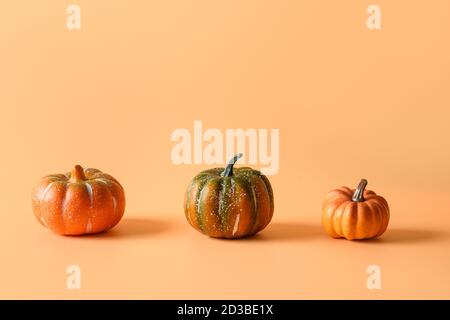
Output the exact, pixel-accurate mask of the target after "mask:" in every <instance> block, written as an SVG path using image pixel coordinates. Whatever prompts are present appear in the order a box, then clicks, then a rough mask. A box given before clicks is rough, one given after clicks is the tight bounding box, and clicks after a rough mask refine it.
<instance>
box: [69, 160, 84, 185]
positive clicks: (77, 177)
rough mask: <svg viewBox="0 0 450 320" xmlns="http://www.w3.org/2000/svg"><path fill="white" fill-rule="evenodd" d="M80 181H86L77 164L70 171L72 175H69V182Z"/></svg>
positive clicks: (81, 169)
mask: <svg viewBox="0 0 450 320" xmlns="http://www.w3.org/2000/svg"><path fill="white" fill-rule="evenodd" d="M82 180H86V175H85V174H84V169H83V167H82V166H80V165H78V164H77V165H76V166H75V167H74V168H73V170H72V174H71V175H70V181H71V182H80V181H82Z"/></svg>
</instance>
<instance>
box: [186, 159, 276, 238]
mask: <svg viewBox="0 0 450 320" xmlns="http://www.w3.org/2000/svg"><path fill="white" fill-rule="evenodd" d="M241 157H242V154H238V155H236V156H234V157H233V159H231V160H230V162H229V163H228V165H227V167H226V168H214V169H209V170H206V171H202V172H200V173H199V174H198V175H197V176H195V177H194V178H193V179H192V181H191V182H190V184H189V186H188V188H187V191H186V194H185V198H184V212H185V215H186V219H187V220H188V222H189V223H190V224H191V226H193V227H194V228H195V229H197V230H198V231H200V232H202V233H204V234H206V235H208V236H210V237H214V238H228V239H235V238H242V237H246V236H251V235H254V234H256V233H257V232H259V231H261V230H263V229H264V228H265V227H266V226H267V225H268V224H269V222H270V220H271V219H272V215H273V210H274V202H273V191H272V186H271V185H270V182H269V180H268V179H267V177H266V176H265V175H263V174H262V173H261V172H259V171H257V170H254V169H252V168H248V167H242V168H234V164H235V163H236V161H237V160H238V159H239V158H241Z"/></svg>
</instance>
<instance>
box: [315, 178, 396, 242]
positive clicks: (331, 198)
mask: <svg viewBox="0 0 450 320" xmlns="http://www.w3.org/2000/svg"><path fill="white" fill-rule="evenodd" d="M366 186H367V180H366V179H362V180H361V182H360V183H359V185H358V187H357V188H356V189H354V190H351V189H350V188H347V187H341V188H338V189H335V190H332V191H330V192H329V193H328V194H327V196H326V198H325V200H324V202H323V206H322V225H323V227H324V229H325V232H326V233H327V234H328V235H329V236H331V237H333V238H346V239H348V240H360V239H371V238H377V237H379V236H381V235H382V234H383V233H384V232H385V231H386V228H387V226H388V223H389V206H388V203H387V201H386V200H385V199H384V198H383V197H382V196H379V195H377V194H376V193H375V192H373V191H371V190H365V188H366Z"/></svg>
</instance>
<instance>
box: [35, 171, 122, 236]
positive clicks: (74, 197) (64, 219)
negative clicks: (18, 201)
mask: <svg viewBox="0 0 450 320" xmlns="http://www.w3.org/2000/svg"><path fill="white" fill-rule="evenodd" d="M32 207H33V213H34V215H35V216H36V218H37V219H38V221H39V222H40V223H41V224H42V225H43V226H45V227H47V228H49V229H50V230H52V231H53V232H55V233H58V234H62V235H83V234H93V233H99V232H102V231H106V230H108V229H111V228H112V227H114V226H115V225H116V224H117V223H118V222H119V221H120V219H121V218H122V216H123V213H124V211H125V193H124V190H123V188H122V186H121V185H120V183H119V182H118V181H117V180H116V179H114V178H113V177H112V176H110V175H109V174H106V173H103V172H101V171H100V170H97V169H93V168H86V169H83V168H82V167H81V166H79V165H76V166H75V168H74V169H73V170H72V172H71V173H66V174H53V175H49V176H46V177H44V178H42V179H41V180H40V181H39V183H38V185H37V186H36V188H35V189H34V190H33V194H32Z"/></svg>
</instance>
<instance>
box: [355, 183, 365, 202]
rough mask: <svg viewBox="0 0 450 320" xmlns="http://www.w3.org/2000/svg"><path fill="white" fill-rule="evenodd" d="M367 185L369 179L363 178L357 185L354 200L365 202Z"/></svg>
mask: <svg viewBox="0 0 450 320" xmlns="http://www.w3.org/2000/svg"><path fill="white" fill-rule="evenodd" d="M366 186H367V180H366V179H361V182H360V183H359V184H358V187H356V190H355V193H353V197H352V201H355V202H363V201H364V200H365V199H364V189H365V188H366Z"/></svg>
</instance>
